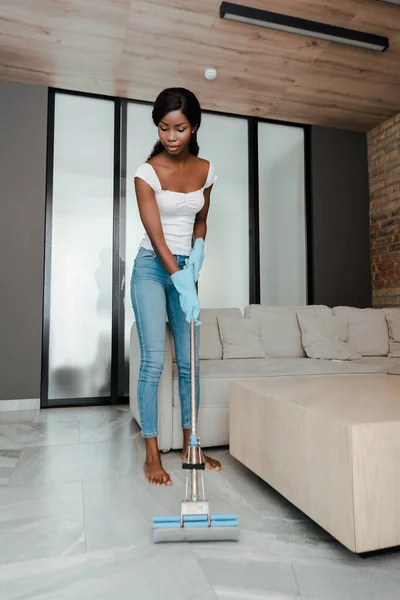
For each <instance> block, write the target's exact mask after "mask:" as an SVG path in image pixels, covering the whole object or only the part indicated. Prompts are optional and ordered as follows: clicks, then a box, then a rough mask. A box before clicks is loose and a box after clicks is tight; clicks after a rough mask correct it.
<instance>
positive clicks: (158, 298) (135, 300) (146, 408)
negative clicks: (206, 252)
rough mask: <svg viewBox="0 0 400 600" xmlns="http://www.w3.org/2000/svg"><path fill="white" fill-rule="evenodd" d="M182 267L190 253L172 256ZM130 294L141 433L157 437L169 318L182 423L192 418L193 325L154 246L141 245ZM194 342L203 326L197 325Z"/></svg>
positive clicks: (185, 424)
mask: <svg viewBox="0 0 400 600" xmlns="http://www.w3.org/2000/svg"><path fill="white" fill-rule="evenodd" d="M174 258H175V260H176V262H177V264H178V267H179V268H180V269H182V268H183V267H184V265H185V261H186V258H187V257H186V256H181V255H174ZM131 299H132V306H133V310H134V313H135V319H136V327H137V332H138V337H139V344H140V371H139V382H138V391H137V394H138V403H139V413H140V421H141V427H142V436H143V437H144V438H151V437H157V436H158V384H159V381H160V377H161V373H162V370H163V364H164V353H165V335H166V333H165V331H166V327H165V322H166V315H168V320H169V325H170V328H171V332H172V337H173V340H174V346H175V356H176V364H177V367H178V375H179V395H180V400H181V409H182V427H183V428H184V429H190V428H191V419H190V324H189V323H187V322H186V319H185V313H184V312H183V310H182V309H181V305H180V303H179V294H178V292H177V290H176V288H175V286H174V284H173V283H172V281H171V277H170V276H169V274H168V272H167V271H166V270H165V268H164V267H163V265H162V264H161V261H160V259H159V258H158V256H157V254H156V253H155V252H154V251H153V250H146V249H145V248H140V249H139V252H138V254H137V256H136V258H135V262H134V265H133V272H132V279H131ZM196 334H197V335H196V345H197V349H198V344H199V328H198V327H196ZM196 358H197V364H196V388H197V410H198V407H199V398H200V386H199V360H198V352H197V353H196Z"/></svg>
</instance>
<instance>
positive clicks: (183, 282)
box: [171, 267, 201, 326]
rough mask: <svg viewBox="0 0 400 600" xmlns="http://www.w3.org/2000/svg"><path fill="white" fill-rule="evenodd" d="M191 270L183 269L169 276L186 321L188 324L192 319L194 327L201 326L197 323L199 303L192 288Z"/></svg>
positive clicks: (194, 289)
mask: <svg viewBox="0 0 400 600" xmlns="http://www.w3.org/2000/svg"><path fill="white" fill-rule="evenodd" d="M191 271H192V269H190V268H189V267H184V268H183V269H182V270H180V271H177V272H176V273H174V274H173V275H171V281H172V283H173V284H174V286H175V287H176V289H177V291H178V293H179V302H180V305H181V308H182V310H183V312H184V313H185V315H186V321H187V322H188V323H190V321H191V320H192V317H193V318H194V323H195V325H197V326H198V325H201V322H200V321H199V315H200V303H199V298H198V296H197V292H196V288H195V286H194V281H193V275H192V272H191Z"/></svg>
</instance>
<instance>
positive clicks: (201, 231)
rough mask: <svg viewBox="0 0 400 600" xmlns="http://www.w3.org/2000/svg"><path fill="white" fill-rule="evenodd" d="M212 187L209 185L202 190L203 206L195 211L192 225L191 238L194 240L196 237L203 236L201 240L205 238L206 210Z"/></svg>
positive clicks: (208, 205) (207, 209) (208, 206)
mask: <svg viewBox="0 0 400 600" xmlns="http://www.w3.org/2000/svg"><path fill="white" fill-rule="evenodd" d="M212 187H213V186H212V185H210V187H208V188H207V189H205V190H204V206H203V208H202V209H201V210H200V211H199V212H198V213H197V215H196V220H195V222H194V227H193V240H194V241H195V240H197V238H203V240H205V239H206V235H207V215H208V211H209V208H210V196H211V190H212Z"/></svg>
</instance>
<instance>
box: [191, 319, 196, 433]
mask: <svg viewBox="0 0 400 600" xmlns="http://www.w3.org/2000/svg"><path fill="white" fill-rule="evenodd" d="M196 404H197V403H196V327H195V324H194V318H193V317H192V320H191V321H190V410H191V423H192V433H193V434H196V433H197V410H196V408H197V407H196Z"/></svg>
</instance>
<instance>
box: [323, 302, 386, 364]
mask: <svg viewBox="0 0 400 600" xmlns="http://www.w3.org/2000/svg"><path fill="white" fill-rule="evenodd" d="M332 310H333V314H334V315H337V316H338V317H340V318H341V319H347V322H348V333H349V339H348V342H349V344H350V346H351V347H352V348H354V349H355V350H357V352H359V353H360V354H361V355H362V356H387V354H388V352H389V333H388V326H387V323H386V317H385V311H384V310H383V309H380V308H355V307H352V306H335V307H334V308H333V309H332Z"/></svg>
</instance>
